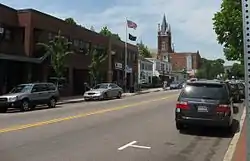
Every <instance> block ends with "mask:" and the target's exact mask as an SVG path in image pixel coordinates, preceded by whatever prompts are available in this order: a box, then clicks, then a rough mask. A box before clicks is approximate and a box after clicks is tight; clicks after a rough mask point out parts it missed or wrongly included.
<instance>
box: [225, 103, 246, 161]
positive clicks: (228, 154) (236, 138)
mask: <svg viewBox="0 0 250 161" xmlns="http://www.w3.org/2000/svg"><path fill="white" fill-rule="evenodd" d="M245 119H246V106H244V110H243V112H242V115H241V118H240V120H239V122H240V127H239V132H238V133H236V134H234V137H233V138H232V140H231V142H230V144H229V146H228V149H227V152H226V154H225V155H224V159H223V161H232V160H233V156H234V152H235V151H236V146H237V143H238V141H239V139H240V136H241V133H242V128H243V125H244V121H245Z"/></svg>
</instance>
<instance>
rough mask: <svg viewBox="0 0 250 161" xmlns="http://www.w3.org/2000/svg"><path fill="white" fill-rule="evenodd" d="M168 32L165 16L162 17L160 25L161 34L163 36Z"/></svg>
mask: <svg viewBox="0 0 250 161" xmlns="http://www.w3.org/2000/svg"><path fill="white" fill-rule="evenodd" d="M167 30H168V23H167V20H166V15H165V14H164V15H163V19H162V23H161V33H162V34H164V33H166V32H167Z"/></svg>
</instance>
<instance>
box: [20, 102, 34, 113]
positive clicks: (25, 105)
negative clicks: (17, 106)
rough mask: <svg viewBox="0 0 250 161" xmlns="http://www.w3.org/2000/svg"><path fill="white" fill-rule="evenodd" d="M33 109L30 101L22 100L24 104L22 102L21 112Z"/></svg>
mask: <svg viewBox="0 0 250 161" xmlns="http://www.w3.org/2000/svg"><path fill="white" fill-rule="evenodd" d="M31 109H32V108H31V105H30V102H29V100H28V99H24V100H22V102H21V111H23V112H25V111H30V110H31Z"/></svg>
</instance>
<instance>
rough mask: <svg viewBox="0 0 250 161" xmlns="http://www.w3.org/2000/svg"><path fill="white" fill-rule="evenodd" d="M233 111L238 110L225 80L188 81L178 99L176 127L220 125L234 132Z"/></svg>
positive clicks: (180, 128)
mask: <svg viewBox="0 0 250 161" xmlns="http://www.w3.org/2000/svg"><path fill="white" fill-rule="evenodd" d="M234 111H235V112H234ZM233 113H237V111H236V110H234V107H233V101H232V98H231V97H230V92H229V89H228V86H227V84H226V83H225V82H219V81H194V82H188V83H187V84H186V86H185V88H184V89H182V91H181V93H180V95H179V98H178V100H177V104H176V110H175V121H176V128H177V129H178V130H182V129H184V128H185V127H186V126H193V125H199V126H219V127H225V128H227V129H228V130H230V132H232V123H233Z"/></svg>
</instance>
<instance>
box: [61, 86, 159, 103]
mask: <svg viewBox="0 0 250 161" xmlns="http://www.w3.org/2000/svg"><path fill="white" fill-rule="evenodd" d="M160 91H161V90H155V91H146V92H138V93H134V94H131V95H128V96H122V97H131V96H136V95H142V94H147V93H152V92H160ZM81 102H85V100H84V99H79V100H72V101H65V102H58V103H57V105H63V104H70V103H81Z"/></svg>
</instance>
